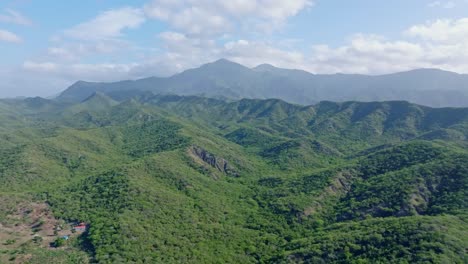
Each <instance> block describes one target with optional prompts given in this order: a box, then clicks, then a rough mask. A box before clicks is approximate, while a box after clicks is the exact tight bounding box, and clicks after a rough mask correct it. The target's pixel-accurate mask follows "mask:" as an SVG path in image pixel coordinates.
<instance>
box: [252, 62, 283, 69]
mask: <svg viewBox="0 0 468 264" xmlns="http://www.w3.org/2000/svg"><path fill="white" fill-rule="evenodd" d="M277 69H278V68H277V67H275V66H273V65H271V64H268V63H263V64H260V65H258V66H257V67H254V68H252V70H254V71H274V70H277Z"/></svg>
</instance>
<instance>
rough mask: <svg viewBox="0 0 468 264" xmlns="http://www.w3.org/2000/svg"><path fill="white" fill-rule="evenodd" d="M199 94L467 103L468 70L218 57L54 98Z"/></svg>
mask: <svg viewBox="0 0 468 264" xmlns="http://www.w3.org/2000/svg"><path fill="white" fill-rule="evenodd" d="M142 91H151V92H153V93H155V94H177V95H201V96H205V97H212V98H225V99H233V100H236V99H241V98H258V99H268V98H278V99H282V100H285V101H288V102H291V103H297V104H306V105H307V104H314V103H317V102H320V101H324V100H327V101H337V102H343V101H390V100H405V101H410V102H412V103H417V104H421V105H426V106H432V107H447V106H451V107H464V106H468V75H466V74H457V73H453V72H448V71H442V70H437V69H418V70H412V71H407V72H400V73H394V74H387V75H379V76H370V75H357V74H331V75H321V74H312V73H309V72H306V71H302V70H290V69H281V68H276V67H274V66H272V65H268V64H262V65H259V66H257V67H255V68H247V67H245V66H243V65H240V64H237V63H234V62H231V61H228V60H225V59H221V60H218V61H216V62H213V63H208V64H205V65H202V66H201V67H199V68H195V69H190V70H186V71H184V72H182V73H180V74H176V75H173V76H171V77H167V78H159V77H149V78H145V79H139V80H127V81H120V82H113V83H94V82H84V81H78V82H76V83H75V84H73V85H72V86H70V87H69V88H68V89H67V90H65V91H64V92H63V93H62V94H61V95H60V96H59V97H58V99H59V100H60V101H67V102H80V101H82V100H84V99H86V98H87V97H89V96H91V95H92V94H94V93H95V92H101V93H104V94H107V95H108V96H110V97H112V98H115V99H118V98H119V97H121V96H122V95H123V94H137V93H139V92H142Z"/></svg>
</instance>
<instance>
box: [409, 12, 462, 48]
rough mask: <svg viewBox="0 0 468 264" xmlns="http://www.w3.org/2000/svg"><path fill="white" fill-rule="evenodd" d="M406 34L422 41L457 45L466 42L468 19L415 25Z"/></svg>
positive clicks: (444, 20) (442, 20)
mask: <svg viewBox="0 0 468 264" xmlns="http://www.w3.org/2000/svg"><path fill="white" fill-rule="evenodd" d="M406 34H407V35H409V36H413V37H419V38H422V39H423V40H428V41H435V42H445V43H457V42H460V41H464V42H466V41H468V18H461V19H458V20H453V19H439V20H436V21H432V22H427V23H426V24H422V25H415V26H412V27H411V28H409V29H408V30H407V31H406Z"/></svg>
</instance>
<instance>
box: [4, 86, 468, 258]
mask: <svg viewBox="0 0 468 264" xmlns="http://www.w3.org/2000/svg"><path fill="white" fill-rule="evenodd" d="M467 139H468V108H430V107H425V106H419V105H415V104H411V103H408V102H404V101H388V102H367V103H364V102H343V103H335V102H328V101H324V102H321V103H318V104H315V105H310V106H303V105H296V104H290V103H287V102H284V101H282V100H277V99H268V100H258V99H242V100H238V101H231V100H222V99H214V98H204V97H198V96H177V95H155V94H152V93H150V92H145V93H142V92H138V93H135V94H132V93H123V94H120V95H119V96H115V95H114V96H112V97H110V96H108V95H106V94H102V93H94V94H93V95H92V96H90V97H88V98H87V99H85V100H84V101H81V102H78V103H76V102H73V103H71V102H63V101H60V100H47V99H42V98H28V99H21V100H20V99H14V100H13V99H11V100H6V99H5V100H0V224H1V225H0V227H3V231H1V232H0V239H1V240H2V241H0V242H1V245H0V262H1V263H15V262H20V263H466V262H467V261H468V259H467V257H466V255H467V254H466V249H467V247H468V223H467V221H468V218H467V206H468V205H467V198H466V197H467V195H466V190H467V184H468V151H467V149H468V141H467ZM80 223H82V224H83V225H85V226H86V228H85V230H84V231H83V232H81V231H78V232H77V231H76V230H75V229H74V226H77V225H80ZM38 237H40V238H38ZM62 237H63V238H62ZM64 237H66V239H65V238H64ZM62 240H63V241H62ZM49 242H50V243H49Z"/></svg>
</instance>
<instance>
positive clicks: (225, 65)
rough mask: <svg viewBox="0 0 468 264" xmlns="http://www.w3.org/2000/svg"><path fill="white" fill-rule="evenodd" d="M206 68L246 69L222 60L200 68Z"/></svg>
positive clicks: (240, 65)
mask: <svg viewBox="0 0 468 264" xmlns="http://www.w3.org/2000/svg"><path fill="white" fill-rule="evenodd" d="M206 67H216V68H226V69H232V68H242V69H244V68H245V69H247V67H245V66H244V65H242V64H239V63H237V62H233V61H230V60H227V59H224V58H222V59H219V60H217V61H214V62H211V63H207V64H205V65H202V66H201V68H206Z"/></svg>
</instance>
